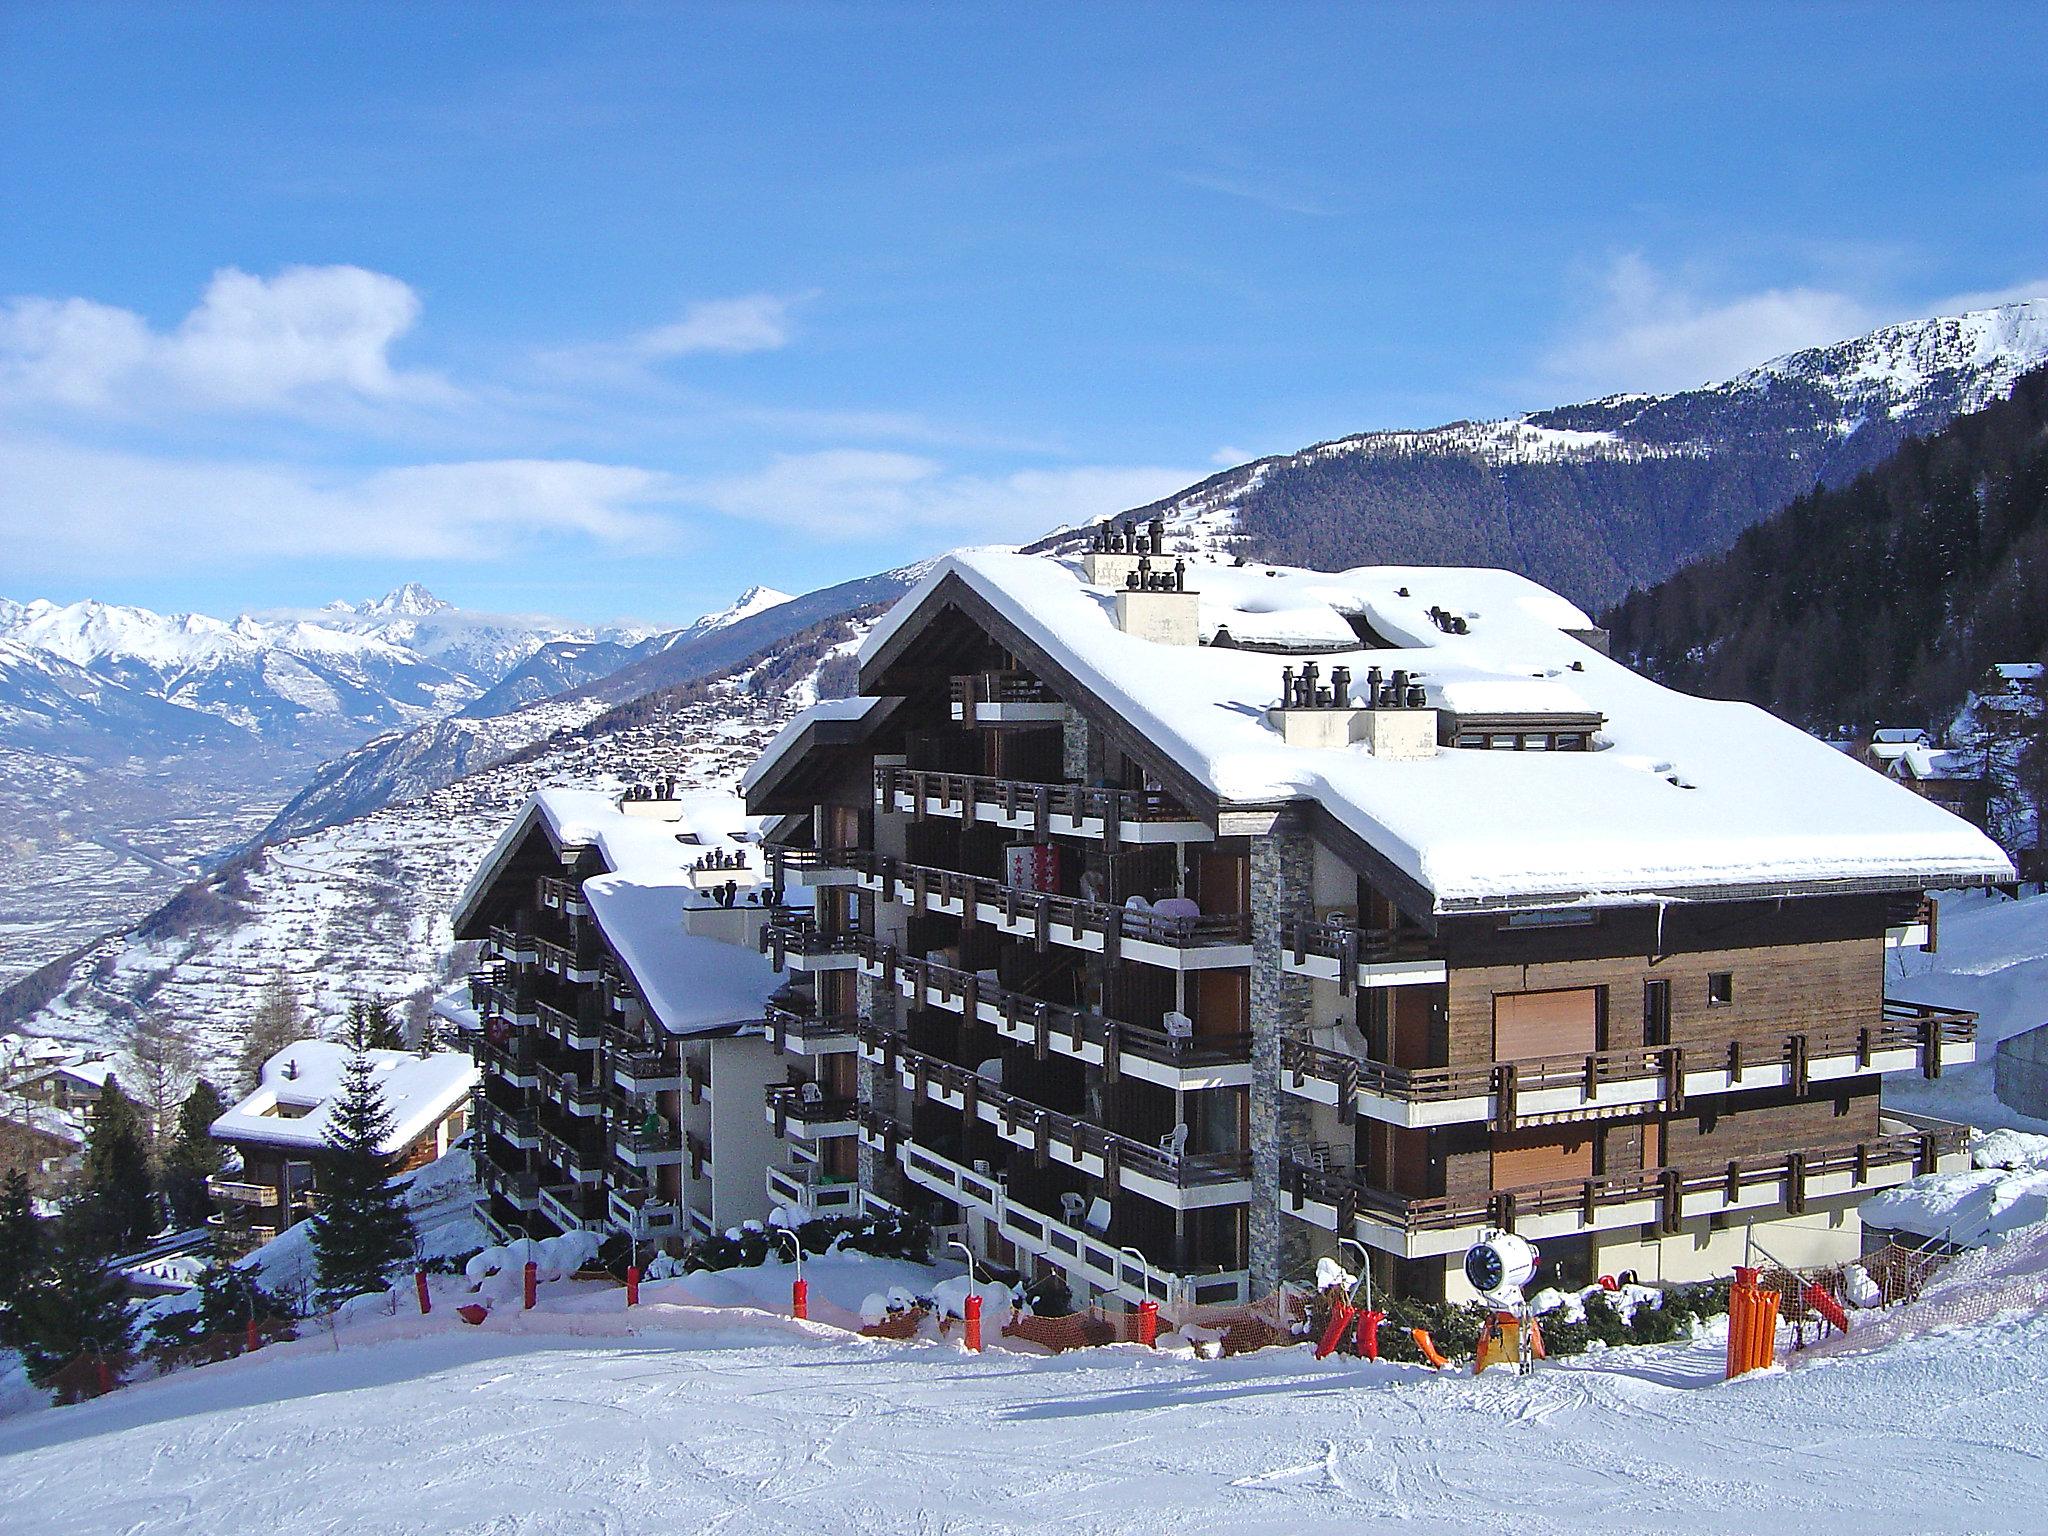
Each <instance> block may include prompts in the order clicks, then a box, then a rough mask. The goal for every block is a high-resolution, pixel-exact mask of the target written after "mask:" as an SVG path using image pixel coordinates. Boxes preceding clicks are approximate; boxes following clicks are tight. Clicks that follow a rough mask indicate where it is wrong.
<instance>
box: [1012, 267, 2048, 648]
mask: <svg viewBox="0 0 2048 1536" xmlns="http://www.w3.org/2000/svg"><path fill="white" fill-rule="evenodd" d="M2044 361H2048V300H2037V301H2032V302H2028V303H2020V304H2010V305H2005V306H2002V307H2000V308H1997V309H1989V310H1981V311H1976V312H1973V313H1971V314H1966V315H1958V316H1953V317H1946V318H1940V319H1933V320H1925V321H1917V322H1914V323H1912V324H1909V325H1895V326H1886V327H1884V328H1883V329H1881V330H1877V331H1873V332H1871V333H1870V334H1869V335H1867V336H1863V337H1858V338H1856V339H1853V340H1850V341H1844V342H1841V343H1839V344H1837V345H1834V346H1828V347H1816V348H1812V349H1809V350H1807V351H1803V352H1795V353H1792V354H1789V355H1788V356H1785V357H1781V358H1778V359H1775V360H1774V361H1772V362H1768V363H1765V364H1763V365H1761V366H1759V367H1757V368H1753V369H1751V370H1749V371H1748V372H1747V373H1744V374H1741V375H1740V376H1738V377H1736V378H1733V379H1729V380H1727V381H1725V382H1722V383H1718V384H1709V385H1705V386H1702V387H1701V388H1699V389H1693V390H1686V391H1683V392H1681V393H1678V394H1671V395H1617V396H1611V397H1609V398H1606V399H1602V400H1592V401H1587V402H1584V403H1582V404H1578V405H1566V406H1559V407H1557V408H1555V409H1552V410H1544V411H1535V412H1531V413H1530V414H1528V415H1525V416H1517V417H1510V418H1507V419H1505V420H1498V421H1482V422H1454V423H1452V424H1450V425H1448V426H1443V427H1436V428H1432V429H1429V430H1426V431H1407V432H1367V433H1362V434H1360V435H1358V436H1355V437H1347V438H1341V439H1338V440H1336V441H1333V442H1327V443H1319V444H1317V445H1316V446H1314V447H1312V448H1307V449H1304V450H1303V451H1302V452H1300V453H1295V454H1287V455H1282V456H1278V457H1274V458H1267V459H1261V460H1259V461H1258V462H1256V463H1253V464H1247V465H1244V466H1241V467H1239V468H1237V469H1232V470H1227V471H1225V472H1224V473H1222V474H1219V475H1214V476H1212V477H1210V478H1209V479H1207V480H1204V481H1202V482H1201V483H1200V484H1198V485H1194V486H1191V487H1189V488H1188V489H1187V490H1185V491H1182V492H1180V493H1179V494H1178V495H1175V496H1171V497H1168V498H1167V499H1166V500H1164V501H1161V502H1158V503H1156V504H1155V505H1153V506H1150V507H1145V508H1141V509H1139V510H1138V512H1137V515H1138V516H1140V517H1152V516H1158V517H1163V518H1164V519H1165V520H1166V521H1167V524H1168V527H1169V531H1170V533H1171V534H1172V536H1173V539H1174V543H1175V545H1176V547H1189V548H1201V549H1208V550H1218V551H1231V552H1239V553H1243V554H1245V555H1247V556H1248V557H1250V558H1252V559H1256V560H1270V561H1274V562H1276V563H1282V564H1290V565H1307V566H1315V567H1318V568H1321V569H1324V570H1342V569H1345V568H1347V567H1350V566H1354V565H1366V564H1373V563H1396V564H1415V565H1488V566H1502V567H1505V568H1506V569H1509V570H1514V571H1519V572H1521V573H1522V574H1523V575H1526V576H1530V577H1533V578H1534V579H1535V580H1537V581H1540V582H1542V583H1543V584H1544V585H1546V586H1549V587H1552V588H1554V589H1555V590H1557V591H1559V592H1562V593H1563V594H1564V595H1565V596H1567V597H1570V598H1572V599H1573V600H1574V601H1576V602H1578V603H1580V604H1581V605H1582V606H1585V607H1587V608H1588V609H1592V608H1597V607H1600V606H1604V605H1606V604H1608V603H1611V602H1613V601H1614V600H1616V599H1618V598H1620V597H1621V596H1622V595H1623V594H1624V593H1626V592H1628V591H1629V590H1630V589H1631V588H1634V587H1639V586H1643V585H1647V584H1648V583H1650V582H1653V581H1656V580H1657V579H1659V578H1661V577H1663V576H1665V575H1668V574H1669V573H1670V572H1672V571H1674V570H1676V569H1678V568H1679V567H1680V566H1681V565H1683V564H1685V563H1686V562H1687V561H1688V560H1692V559H1695V558H1697V557H1699V556H1701V555H1704V554H1708V553H1711V552H1713V551H1716V550H1720V549H1723V548H1726V547H1727V545H1728V544H1729V543H1730V542H1731V541H1732V540H1733V539H1734V537H1735V535H1736V534H1738V533H1740V532H1741V531H1742V530H1743V529H1744V528H1746V527H1748V526H1749V525H1750V524H1751V523H1754V522H1755V521H1757V520H1758V519H1759V518H1761V517H1764V516H1766V515H1767V514H1769V513H1771V512H1773V511H1775V510H1777V509H1778V508H1779V507H1781V506H1783V505H1785V503H1787V502H1788V501H1790V500H1791V499H1792V498H1793V497H1795V496H1797V495H1799V494H1801V493H1803V492H1805V491H1807V490H1810V489H1811V488H1812V487H1813V485H1814V484H1815V483H1816V482H1820V483H1822V484H1827V485H1835V484H1840V483H1842V482H1843V481H1846V480H1848V479H1850V478H1853V477H1854V476H1855V475H1856V474H1858V473H1860V472H1861V471H1863V470H1865V469H1868V468H1870V467H1871V466H1872V465H1874V464H1876V463H1878V462H1879V461H1881V460H1882V459H1884V458H1885V457H1886V456H1887V455H1889V454H1890V453H1892V452H1893V451H1894V450H1895V449H1897V448H1898V447H1899V445H1900V444H1901V443H1903V442H1904V441H1905V440H1906V439H1907V438H1908V437H1909V436H1910V435H1912V434H1914V433H1925V432H1929V431H1932V430H1934V429H1936V428H1939V427H1941V426H1942V425H1944V424H1946V423H1947V422H1948V421H1949V420H1951V419H1952V418H1953V417H1955V416H1957V415H1958V414H1961V413H1963V412H1966V411H1971V410H1975V409H1977V408H1978V407H1980V406H1982V405H1984V404H1986V403H1987V402H1989V401H1991V400H1994V399H1997V398H1999V397H2000V396H2002V395H2003V394H2004V393H2005V392H2006V391H2007V390H2009V389H2010V388H2011V386H2012V382H2013V380H2014V379H2015V378H2016V377H2018V376H2019V375H2020V374H2021V373H2023V372H2025V371H2026V370H2027V369H2029V368H2031V367H2034V366H2037V365H2039V364H2040V363H2042V362H2044ZM1084 536H1085V531H1083V532H1079V533H1077V532H1066V533H1062V534H1059V535H1056V536H1054V537H1052V538H1049V539H1047V540H1045V541H1044V544H1045V545H1058V546H1067V545H1072V544H1074V543H1076V542H1078V541H1079V539H1080V538H1082V537H1084Z"/></svg>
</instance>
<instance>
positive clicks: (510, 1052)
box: [473, 1034, 540, 1088]
mask: <svg viewBox="0 0 2048 1536" xmlns="http://www.w3.org/2000/svg"><path fill="white" fill-rule="evenodd" d="M473 1054H474V1055H475V1057H476V1062H477V1065H478V1066H480V1067H482V1068H483V1069H484V1070H485V1071H486V1072H489V1073H492V1074H494V1075H495V1076H497V1077H499V1078H500V1079H502V1080H503V1081H505V1082H507V1083H509V1084H511V1085H512V1086H513V1087H514V1088H538V1087H539V1086H540V1064H539V1061H538V1059H537V1058H536V1056H535V1053H534V1048H533V1041H532V1040H531V1039H530V1038H526V1037H523V1036H520V1035H513V1036H512V1037H511V1038H510V1039H506V1040H493V1039H492V1038H491V1037H490V1036H489V1035H488V1034H484V1035H480V1036H478V1038H477V1041H476V1045H475V1047H474V1049H473Z"/></svg>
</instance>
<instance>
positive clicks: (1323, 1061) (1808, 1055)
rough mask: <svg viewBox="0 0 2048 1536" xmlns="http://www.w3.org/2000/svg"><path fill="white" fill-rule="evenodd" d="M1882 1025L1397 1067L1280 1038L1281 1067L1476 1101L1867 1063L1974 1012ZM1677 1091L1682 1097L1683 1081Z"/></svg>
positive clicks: (1413, 1094)
mask: <svg viewBox="0 0 2048 1536" xmlns="http://www.w3.org/2000/svg"><path fill="white" fill-rule="evenodd" d="M1884 1019H1885V1022H1883V1023H1881V1024H1877V1025H1868V1024H1865V1025H1847V1024H1842V1025H1832V1026H1822V1027H1821V1028H1818V1029H1810V1030H1792V1031H1788V1032H1787V1033H1786V1035H1785V1037H1784V1040H1783V1043H1782V1044H1781V1045H1780V1046H1779V1048H1778V1050H1777V1051H1776V1053H1774V1054H1756V1055H1752V1054H1750V1053H1749V1051H1748V1050H1746V1049H1745V1047H1744V1045H1743V1043H1742V1042H1741V1041H1740V1040H1731V1041H1729V1042H1728V1044H1727V1047H1726V1049H1725V1050H1724V1051H1720V1052H1715V1051H1709V1050H1703V1049H1701V1048H1700V1047H1697V1046H1685V1047H1679V1046H1623V1047H1621V1048H1619V1049H1615V1050H1607V1051H1586V1052H1579V1053H1575V1054H1572V1055H1558V1056H1528V1057H1512V1058H1502V1059H1500V1060H1496V1061H1487V1062H1474V1063H1472V1064H1470V1065H1467V1066H1456V1067H1397V1066H1395V1065H1394V1064H1393V1063H1391V1062H1386V1061H1380V1060H1377V1059H1375V1058H1373V1057H1369V1056H1353V1055H1351V1054H1350V1053H1348V1052H1345V1051H1333V1050H1329V1049H1327V1048H1326V1047H1323V1046H1318V1045H1312V1044H1311V1043H1309V1042H1308V1041H1306V1040H1303V1039H1301V1038H1300V1037H1299V1036H1284V1037H1282V1039H1281V1041H1280V1068H1281V1070H1282V1071H1283V1072H1287V1073H1291V1074H1293V1077H1294V1082H1295V1085H1296V1086H1297V1087H1298V1086H1300V1084H1301V1082H1302V1080H1303V1079H1305V1078H1309V1077H1314V1078H1317V1079H1320V1080H1321V1081H1324V1082H1329V1083H1335V1084H1336V1085H1337V1086H1338V1088H1339V1089H1340V1091H1344V1092H1347V1093H1357V1092H1361V1091H1362V1092H1365V1093H1370V1094H1372V1095H1374V1096H1375V1097H1378V1098H1384V1099H1398V1100H1402V1101H1405V1102H1413V1103H1430V1102H1436V1101H1441V1100H1445V1099H1464V1098H1483V1097H1485V1096H1486V1095H1487V1094H1497V1093H1499V1092H1500V1090H1501V1087H1502V1078H1503V1074H1504V1073H1507V1072H1509V1071H1512V1073H1513V1075H1514V1088H1515V1090H1516V1091H1517V1092H1521V1093H1527V1092H1530V1091H1532V1090H1538V1089H1545V1088H1570V1087H1575V1086H1577V1087H1583V1088H1584V1089H1585V1090H1586V1092H1587V1093H1588V1095H1589V1096H1590V1095H1591V1093H1592V1092H1593V1091H1594V1090H1595V1089H1596V1088H1598V1087H1600V1086H1601V1085H1603V1084H1608V1083H1623V1082H1639V1081H1643V1080H1645V1079H1655V1078H1662V1079H1665V1080H1666V1081H1672V1080H1673V1079H1674V1076H1675V1074H1677V1073H1679V1072H1681V1071H1683V1070H1687V1069H1689V1070H1692V1071H1702V1070H1705V1071H1715V1070H1725V1071H1727V1072H1729V1073H1730V1074H1731V1075H1732V1076H1734V1077H1736V1078H1737V1079H1739V1078H1740V1077H1741V1075H1742V1073H1743V1072H1744V1071H1747V1070H1750V1069H1753V1068H1759V1067H1779V1066H1784V1067H1791V1068H1794V1069H1795V1071H1796V1070H1798V1069H1800V1068H1801V1067H1802V1065H1803V1063H1806V1062H1810V1061H1813V1060H1815V1059H1818V1058H1821V1057H1828V1056H1846V1055H1850V1054H1852V1053H1853V1054H1854V1055H1856V1057H1857V1058H1858V1059H1859V1060H1860V1061H1863V1062H1868V1061H1869V1060H1870V1059H1871V1057H1872V1056H1873V1055H1874V1054H1875V1053H1877V1052H1878V1051H1887V1050H1901V1049H1910V1048H1924V1047H1926V1046H1927V1045H1928V1043H1929V1041H1930V1040H1933V1041H1934V1042H1936V1043H1938V1044H1944V1045H1945V1044H1956V1043H1962V1042H1967V1041H1969V1040H1972V1039H1974V1038H1975V1036H1976V1030H1977V1024H1976V1019H1977V1016H1976V1015H1975V1014H1973V1013H1965V1012H1963V1011H1961V1010H1958V1009H1940V1008H1929V1007H1925V1006H1923V1005H1921V1004H1917V1003H1895V1002H1893V1001H1892V1000H1890V999H1887V1000H1886V1001H1885V1004H1884ZM1678 1086H1679V1089H1680V1090H1681V1092H1682V1089H1683V1084H1682V1083H1680V1084H1679V1085H1678Z"/></svg>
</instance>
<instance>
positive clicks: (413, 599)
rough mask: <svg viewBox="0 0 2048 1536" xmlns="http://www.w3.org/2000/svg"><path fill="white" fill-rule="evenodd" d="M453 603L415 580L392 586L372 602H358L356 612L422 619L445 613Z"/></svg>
mask: <svg viewBox="0 0 2048 1536" xmlns="http://www.w3.org/2000/svg"><path fill="white" fill-rule="evenodd" d="M454 606H455V605H454V604H453V603H444V602H442V601H441V599H440V598H438V597H436V596H434V594H433V593H431V592H429V591H428V590H427V589H426V588H425V587H423V586H421V585H420V584H419V583H418V582H416V581H408V582H406V583H405V584H404V585H403V586H400V587H394V588H393V589H392V590H391V591H389V592H386V593H385V594H384V595H383V596H382V597H380V598H378V599H376V601H374V602H368V603H360V604H358V605H357V606H356V610H355V611H356V612H357V613H360V614H362V615H363V616H364V617H366V618H408V619H423V618H425V617H426V616H427V615H428V614H430V613H445V612H447V611H448V610H449V609H451V608H453V607H454Z"/></svg>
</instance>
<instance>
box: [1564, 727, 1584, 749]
mask: <svg viewBox="0 0 2048 1536" xmlns="http://www.w3.org/2000/svg"><path fill="white" fill-rule="evenodd" d="M1557 750H1558V751H1560V752H1583V751H1585V750H1586V737H1585V733H1584V732H1582V731H1560V732H1559V733H1558V736H1557Z"/></svg>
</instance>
